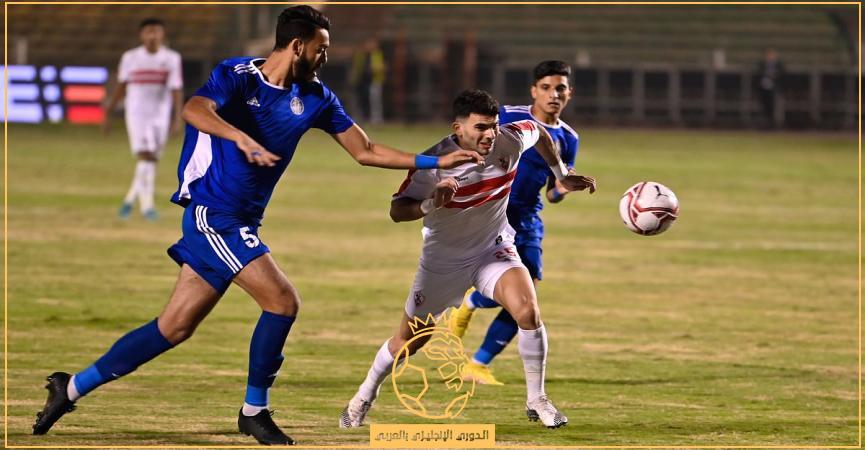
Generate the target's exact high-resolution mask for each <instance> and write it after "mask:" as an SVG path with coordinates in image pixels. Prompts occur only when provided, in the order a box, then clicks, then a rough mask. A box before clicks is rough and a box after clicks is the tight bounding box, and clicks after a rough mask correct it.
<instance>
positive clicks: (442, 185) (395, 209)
mask: <svg viewBox="0 0 865 450" xmlns="http://www.w3.org/2000/svg"><path fill="white" fill-rule="evenodd" d="M457 189H459V183H457V180H456V179H454V178H445V179H444V180H441V181H440V182H438V184H436V188H435V191H434V192H433V196H432V197H431V198H428V199H425V200H415V199H413V198H410V197H400V198H397V199H394V200H393V201H392V202H390V218H391V219H392V220H393V221H394V222H409V221H412V220H417V219H420V218H421V217H423V216H425V215H427V214H429V213H431V212H433V211H434V210H436V209H439V208H441V207H442V206H444V205H447V204H448V203H450V201H451V200H453V198H454V195H456V193H457Z"/></svg>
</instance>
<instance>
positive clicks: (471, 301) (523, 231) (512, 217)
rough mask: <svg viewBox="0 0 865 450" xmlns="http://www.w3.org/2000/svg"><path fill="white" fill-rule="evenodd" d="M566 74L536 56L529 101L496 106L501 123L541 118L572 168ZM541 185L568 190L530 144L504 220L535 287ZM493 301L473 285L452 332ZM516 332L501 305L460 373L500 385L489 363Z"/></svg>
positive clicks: (461, 330) (554, 196)
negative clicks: (565, 113)
mask: <svg viewBox="0 0 865 450" xmlns="http://www.w3.org/2000/svg"><path fill="white" fill-rule="evenodd" d="M570 74H571V68H570V67H569V66H568V65H567V64H566V63H565V62H563V61H543V62H541V63H540V64H538V65H537V66H535V69H534V80H535V81H534V84H532V87H531V94H532V99H533V100H534V102H533V103H532V104H531V105H526V106H503V107H502V108H501V109H500V111H499V120H500V122H501V124H502V125H504V124H507V123H511V122H517V121H520V120H527V119H530V120H534V121H535V122H538V123H540V124H541V125H543V126H544V128H546V130H547V131H548V132H549V134H550V136H551V137H552V138H553V141H554V142H555V143H556V146H557V147H558V150H559V153H560V156H561V159H562V161H563V162H564V163H565V165H567V166H568V169H573V167H574V159H575V158H576V156H577V149H578V147H579V144H580V137H579V135H577V132H576V131H574V129H573V128H571V127H570V126H568V124H566V123H564V122H562V120H561V119H560V118H559V117H560V116H561V114H562V111H564V109H565V106H566V105H567V104H568V100H570V97H571V93H572V88H571V86H570V83H569V81H568V77H569V76H570ZM543 188H546V198H547V201H549V202H550V203H558V202H560V201H562V199H564V198H565V196H566V195H567V194H568V192H569V191H568V190H567V189H566V188H565V187H564V186H562V185H561V183H559V182H557V181H556V179H555V177H554V176H553V174H552V172H551V171H550V168H549V166H548V164H547V163H545V162H544V160H543V158H541V156H540V155H539V154H538V152H537V151H536V150H535V149H534V148H531V149H529V150H527V151H526V152H525V154H523V157H522V158H521V159H520V163H519V166H518V167H517V176H516V178H515V179H514V184H513V185H512V188H511V193H510V198H509V199H508V222H509V223H510V225H511V226H512V227H513V228H514V230H515V231H516V239H515V242H514V243H515V245H516V247H517V252H518V253H519V255H520V259H521V260H522V262H523V264H525V266H526V268H528V269H529V274H530V275H531V276H532V279H533V280H534V283H535V287H537V284H538V281H540V280H541V278H542V270H541V269H542V264H541V254H542V250H541V240H542V239H543V238H544V223H543V222H542V221H541V217H540V212H541V210H542V209H543V207H544V204H543V202H542V201H541V194H540V191H541V189H543ZM498 307H500V305H499V304H498V303H496V302H494V301H493V300H492V299H489V298H487V297H484V296H483V295H481V293H480V292H477V291H472V293H471V294H470V295H469V296H468V297H467V298H466V299H465V300H464V301H463V304H462V305H461V306H460V307H459V309H457V310H456V311H455V312H454V313H453V314H452V315H451V320H450V323H449V326H450V328H451V330H452V331H453V332H454V333H455V334H456V335H457V336H459V337H462V336H463V335H464V334H465V332H466V328H467V327H468V325H469V322H470V321H471V318H472V314H473V313H474V311H475V309H477V308H498ZM516 334H517V323H516V321H514V319H513V317H511V315H510V314H508V312H507V311H505V310H504V309H502V310H501V312H499V315H498V316H496V318H495V319H494V320H493V322H492V323H491V324H490V326H489V329H488V330H487V335H486V337H485V338H484V341H483V343H482V344H481V346H480V348H479V349H478V351H477V352H475V354H474V357H473V358H472V360H471V361H470V362H469V364H467V365H466V367H465V370H464V372H463V377H464V378H466V379H473V380H475V381H477V382H478V383H482V384H490V385H502V384H503V383H501V382H500V381H498V380H496V378H495V377H494V376H493V374H492V371H490V368H489V365H490V363H491V362H492V360H493V358H495V357H496V355H498V354H499V353H501V351H502V350H504V348H505V346H507V345H508V343H509V342H510V341H511V340H513V338H514V336H515V335H516Z"/></svg>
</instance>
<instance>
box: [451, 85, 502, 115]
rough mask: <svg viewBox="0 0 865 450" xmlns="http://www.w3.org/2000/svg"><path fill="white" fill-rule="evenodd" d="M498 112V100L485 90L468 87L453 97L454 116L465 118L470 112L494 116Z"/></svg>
mask: <svg viewBox="0 0 865 450" xmlns="http://www.w3.org/2000/svg"><path fill="white" fill-rule="evenodd" d="M498 113H499V102H498V101H496V99H494V98H493V96H492V95H490V93H489V92H487V91H482V90H480V89H468V90H465V91H462V92H460V95H457V98H455V99H454V118H455V119H459V118H465V117H468V116H470V115H472V114H480V115H483V116H495V115H497V114H498Z"/></svg>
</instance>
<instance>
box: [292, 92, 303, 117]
mask: <svg viewBox="0 0 865 450" xmlns="http://www.w3.org/2000/svg"><path fill="white" fill-rule="evenodd" d="M291 112H293V113H294V115H295V116H299V115H301V114H303V101H301V100H300V99H299V98H298V97H292V99H291Z"/></svg>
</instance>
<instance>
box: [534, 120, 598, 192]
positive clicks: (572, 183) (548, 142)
mask: <svg viewBox="0 0 865 450" xmlns="http://www.w3.org/2000/svg"><path fill="white" fill-rule="evenodd" d="M537 129H538V142H536V143H535V150H537V151H538V154H539V155H541V157H542V158H544V161H546V163H547V164H548V165H549V166H550V170H552V171H553V175H554V176H555V177H556V180H557V181H558V182H559V183H561V184H562V186H563V187H564V188H565V189H567V190H569V191H582V190H584V189H588V190H589V193H590V194H592V193H594V192H595V188H596V183H595V179H594V177H589V176H584V175H576V174H573V173H571V172H569V171H568V167H567V166H565V163H564V162H562V159H561V157H560V156H559V152H558V151H556V146H555V144H554V143H553V138H552V137H550V133H548V132H547V130H546V129H545V128H544V127H542V126H540V125H537Z"/></svg>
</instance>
